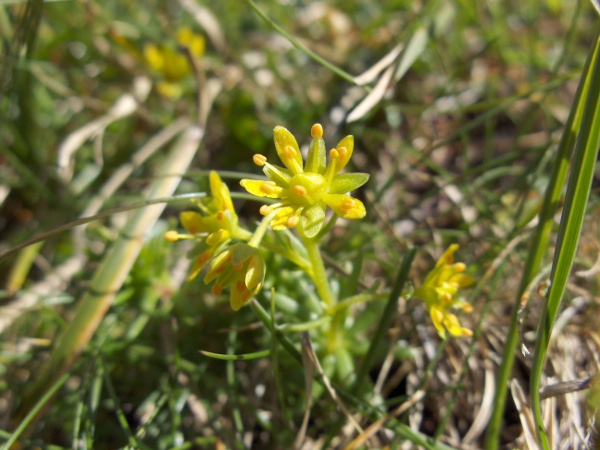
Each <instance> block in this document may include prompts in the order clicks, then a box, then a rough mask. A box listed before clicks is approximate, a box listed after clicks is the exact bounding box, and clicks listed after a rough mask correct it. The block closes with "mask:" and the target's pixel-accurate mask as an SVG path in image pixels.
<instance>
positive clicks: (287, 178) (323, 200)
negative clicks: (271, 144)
mask: <svg viewBox="0 0 600 450" xmlns="http://www.w3.org/2000/svg"><path fill="white" fill-rule="evenodd" d="M273 133H274V140H275V148H276V150H277V154H278V155H279V158H280V159H281V161H282V162H283V164H284V166H285V168H284V167H280V166H276V165H273V164H269V163H268V162H267V158H266V157H265V156H263V155H259V154H256V155H254V158H253V161H254V163H255V164H256V165H258V166H261V167H263V172H264V173H265V175H266V176H267V178H268V179H269V180H268V181H259V180H242V181H241V185H242V186H243V187H244V188H245V189H246V190H247V191H248V192H250V193H251V194H253V195H256V196H258V197H267V198H273V199H280V202H278V203H274V204H271V205H263V206H262V207H261V209H260V213H261V214H262V215H264V216H267V215H269V214H271V213H272V212H273V211H277V212H276V214H275V218H274V219H273V222H272V223H271V226H272V228H273V229H274V230H283V229H285V228H292V227H295V226H296V225H298V228H299V230H300V232H301V233H302V234H304V236H306V237H308V238H312V237H314V236H316V235H317V233H318V232H319V231H320V230H321V228H322V226H323V223H324V221H325V210H326V206H329V207H330V208H331V209H333V210H334V211H335V212H336V213H337V214H338V215H340V216H341V217H343V218H345V219H362V218H363V217H364V216H365V214H366V211H365V205H363V203H362V202H361V201H360V200H357V199H355V198H353V197H351V196H350V195H347V193H348V192H350V191H353V190H354V189H357V188H359V187H360V186H362V185H363V184H365V183H366V182H367V180H368V179H369V175H368V174H366V173H347V174H340V171H341V170H342V169H343V168H344V167H346V165H347V164H348V161H350V158H351V157H352V152H353V151H354V137H353V136H346V137H345V138H344V139H342V140H341V141H340V142H339V143H338V145H337V146H336V147H335V148H334V149H332V150H331V151H330V152H329V156H330V160H329V165H326V153H327V152H326V148H325V141H324V140H323V127H322V126H321V125H319V124H315V125H313V127H312V129H311V135H312V137H313V140H312V142H311V144H310V147H309V151H308V156H307V160H306V163H305V162H304V161H303V158H302V154H301V153H300V148H299V147H298V143H297V142H296V139H295V138H294V136H293V135H292V134H291V133H290V132H289V131H288V130H286V129H285V128H283V127H279V126H278V127H275V129H274V130H273Z"/></svg>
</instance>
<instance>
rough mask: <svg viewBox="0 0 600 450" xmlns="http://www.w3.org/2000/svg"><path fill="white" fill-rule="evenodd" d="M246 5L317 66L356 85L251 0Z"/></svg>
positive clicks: (353, 80)
mask: <svg viewBox="0 0 600 450" xmlns="http://www.w3.org/2000/svg"><path fill="white" fill-rule="evenodd" d="M246 3H248V4H249V5H250V7H251V8H252V9H253V10H254V11H255V12H256V14H258V15H259V16H260V17H261V18H262V19H263V20H264V21H265V22H267V23H268V24H269V25H271V26H272V27H273V28H274V29H275V30H276V31H277V32H278V33H280V34H281V35H282V36H283V37H285V38H286V39H287V40H288V41H290V42H291V44H292V45H293V46H294V47H296V48H297V49H299V50H302V51H303V52H304V53H306V54H307V55H308V56H310V57H311V58H312V59H314V60H315V61H316V62H318V63H319V64H321V65H322V66H324V67H326V68H327V69H329V70H331V71H332V72H333V73H335V74H336V75H338V76H339V77H341V78H343V79H344V80H346V81H348V82H350V83H352V84H356V80H355V79H354V77H353V76H352V75H350V74H349V73H347V72H344V71H343V70H342V69H340V68H339V67H337V66H335V65H333V64H332V63H330V62H329V61H327V60H326V59H324V58H321V57H320V56H319V55H317V54H316V53H315V52H313V51H312V50H309V49H308V47H306V46H305V45H302V44H301V43H300V42H298V41H297V40H296V39H295V38H294V37H293V36H292V35H291V34H289V33H288V32H287V31H285V30H284V29H283V28H281V27H280V26H279V25H277V24H276V23H275V22H273V21H272V20H271V19H270V18H269V17H268V16H267V15H266V14H265V13H264V12H263V11H262V10H261V9H260V8H259V7H258V5H257V4H256V3H254V2H253V1H252V0H246Z"/></svg>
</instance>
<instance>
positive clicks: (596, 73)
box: [530, 35, 600, 449]
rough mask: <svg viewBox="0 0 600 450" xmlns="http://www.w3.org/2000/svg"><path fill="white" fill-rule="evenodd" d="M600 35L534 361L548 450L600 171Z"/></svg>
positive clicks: (539, 425) (533, 391)
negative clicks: (558, 370) (568, 295)
mask: <svg viewBox="0 0 600 450" xmlns="http://www.w3.org/2000/svg"><path fill="white" fill-rule="evenodd" d="M599 53H600V35H598V36H597V37H596V44H595V46H594V49H593V51H592V55H593V56H592V63H591V64H590V69H589V70H588V72H589V74H590V77H591V78H590V87H589V92H588V95H587V96H586V103H585V109H584V113H583V119H582V121H581V130H580V133H579V136H578V138H577V144H576V146H575V153H574V157H573V165H572V169H571V175H570V176H569V184H568V186H567V194H566V200H565V206H564V209H563V213H562V217H561V221H560V228H559V231H558V241H557V245H556V253H555V254H554V261H553V264H552V273H551V275H550V283H551V284H550V291H549V293H548V300H547V303H546V307H545V309H544V312H543V314H542V317H541V319H540V323H539V327H538V337H537V343H536V348H535V355H534V360H533V367H532V374H531V383H530V395H531V400H532V410H533V413H534V417H535V421H536V430H537V434H538V441H539V443H540V445H541V446H542V447H543V448H544V449H548V448H550V445H549V441H548V436H547V435H546V430H545V428H544V424H543V421H542V409H541V404H540V396H539V390H540V380H541V376H542V371H543V368H544V362H545V359H546V353H547V350H548V344H549V342H550V335H551V333H552V327H553V326H554V321H555V320H556V316H557V314H558V310H559V308H560V304H561V301H562V297H563V295H564V292H565V288H566V285H567V281H568V280H569V276H570V274H571V269H572V267H573V261H574V259H575V253H576V252H577V246H578V244H579V238H580V236H581V229H582V227H583V220H584V216H585V210H586V206H587V202H588V198H589V194H590V187H591V185H592V178H593V176H594V169H595V167H596V158H597V157H598V149H599V145H600V56H599Z"/></svg>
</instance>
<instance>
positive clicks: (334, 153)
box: [329, 147, 345, 159]
mask: <svg viewBox="0 0 600 450" xmlns="http://www.w3.org/2000/svg"><path fill="white" fill-rule="evenodd" d="M342 148H345V147H342ZM329 156H331V159H335V158H339V157H340V152H339V151H338V150H337V149H335V148H332V149H331V150H330V151H329Z"/></svg>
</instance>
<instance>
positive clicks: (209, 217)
mask: <svg viewBox="0 0 600 450" xmlns="http://www.w3.org/2000/svg"><path fill="white" fill-rule="evenodd" d="M209 179H210V191H211V194H212V195H211V196H210V197H209V198H206V199H203V201H199V202H196V205H197V206H198V208H199V209H200V210H201V211H202V212H203V213H204V215H202V214H200V213H197V212H195V211H184V212H182V213H181V215H180V217H179V218H180V221H181V224H182V225H183V227H184V228H185V229H186V230H187V231H188V233H190V234H189V235H181V234H179V233H177V232H175V231H169V232H167V235H166V237H167V239H168V240H170V241H177V240H179V239H184V238H192V239H197V240H198V241H199V242H198V245H197V246H196V247H195V248H194V249H193V250H192V251H191V254H190V256H192V257H193V258H194V265H193V267H192V270H191V272H190V276H189V279H190V280H192V279H194V278H195V277H196V276H197V275H198V273H200V271H201V270H202V269H203V268H204V267H205V266H206V264H207V263H208V262H209V261H210V259H211V258H212V257H213V255H214V254H215V253H217V250H221V249H222V248H223V247H224V246H225V245H226V244H227V243H228V242H229V241H230V240H231V239H232V238H234V237H239V235H240V233H241V232H242V230H240V228H239V227H238V216H237V214H236V212H235V209H234V207H233V202H232V200H231V195H230V194H229V189H228V188H227V185H226V184H225V183H223V181H221V178H220V177H219V175H218V174H217V172H214V171H212V172H210V177H209Z"/></svg>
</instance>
